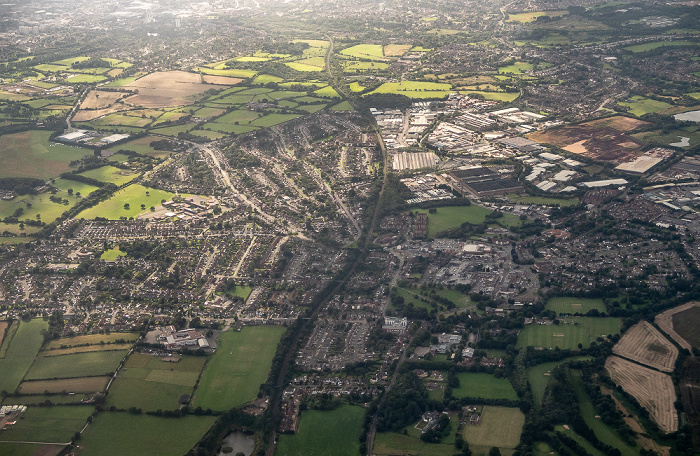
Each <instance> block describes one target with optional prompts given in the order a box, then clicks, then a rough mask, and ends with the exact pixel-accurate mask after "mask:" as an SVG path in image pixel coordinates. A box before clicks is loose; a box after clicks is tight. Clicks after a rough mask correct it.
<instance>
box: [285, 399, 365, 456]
mask: <svg viewBox="0 0 700 456" xmlns="http://www.w3.org/2000/svg"><path fill="white" fill-rule="evenodd" d="M364 415H365V410H364V409H363V408H362V407H356V406H351V405H343V406H342V407H340V408H338V409H336V410H333V411H330V412H328V411H318V410H306V411H305V412H304V413H303V414H302V415H301V421H300V423H299V429H298V430H297V432H296V434H294V435H289V434H283V435H281V436H280V439H279V443H278V444H277V450H276V452H275V455H277V456H325V455H330V454H332V455H334V456H355V455H356V454H359V452H360V433H361V431H362V420H363V418H364Z"/></svg>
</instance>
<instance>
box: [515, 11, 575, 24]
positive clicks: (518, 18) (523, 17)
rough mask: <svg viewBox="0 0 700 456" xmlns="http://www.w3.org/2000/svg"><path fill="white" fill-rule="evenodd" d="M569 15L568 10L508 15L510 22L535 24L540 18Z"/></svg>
mask: <svg viewBox="0 0 700 456" xmlns="http://www.w3.org/2000/svg"><path fill="white" fill-rule="evenodd" d="M567 14H569V12H568V11H567V10H556V11H533V12H527V13H516V14H509V15H508V22H534V21H535V20H537V18H538V17H541V16H549V17H561V16H565V15H567Z"/></svg>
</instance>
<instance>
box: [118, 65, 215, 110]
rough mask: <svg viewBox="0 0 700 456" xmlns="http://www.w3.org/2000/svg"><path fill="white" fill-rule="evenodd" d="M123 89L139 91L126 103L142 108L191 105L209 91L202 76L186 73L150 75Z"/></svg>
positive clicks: (157, 73) (170, 72) (173, 72)
mask: <svg viewBox="0 0 700 456" xmlns="http://www.w3.org/2000/svg"><path fill="white" fill-rule="evenodd" d="M124 87H125V88H128V89H138V91H139V93H138V94H136V95H132V96H130V97H129V98H127V99H126V102H128V103H130V104H132V105H136V106H142V107H144V108H165V107H169V106H184V105H191V104H192V103H194V101H195V99H196V98H197V96H198V95H200V94H202V93H204V92H205V91H207V90H209V89H211V87H210V86H209V85H208V84H204V83H202V75H200V74H199V73H188V72H186V71H165V72H161V71H159V72H156V73H151V74H149V75H148V76H144V77H142V78H139V79H137V80H135V81H133V82H130V83H129V84H127V85H126V86H124ZM220 87H225V86H220Z"/></svg>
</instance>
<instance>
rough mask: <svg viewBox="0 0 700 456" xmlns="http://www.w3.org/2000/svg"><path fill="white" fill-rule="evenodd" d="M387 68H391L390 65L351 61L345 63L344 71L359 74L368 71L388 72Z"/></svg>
mask: <svg viewBox="0 0 700 456" xmlns="http://www.w3.org/2000/svg"><path fill="white" fill-rule="evenodd" d="M387 68H389V64H388V63H384V62H362V61H359V62H358V61H349V62H345V64H344V66H343V71H345V72H346V73H357V72H360V71H367V70H386V69H387Z"/></svg>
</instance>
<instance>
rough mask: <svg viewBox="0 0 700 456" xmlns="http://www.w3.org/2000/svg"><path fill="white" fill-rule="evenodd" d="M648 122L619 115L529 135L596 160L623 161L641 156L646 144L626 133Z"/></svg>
mask: <svg viewBox="0 0 700 456" xmlns="http://www.w3.org/2000/svg"><path fill="white" fill-rule="evenodd" d="M644 124H646V122H643V121H641V120H637V119H632V118H629V117H623V116H615V117H609V118H606V119H600V120H594V121H591V122H586V123H582V124H578V125H570V126H568V127H562V128H555V129H553V130H548V131H545V132H536V133H531V134H529V135H527V137H528V138H529V139H531V140H533V141H537V142H540V143H546V144H552V145H554V146H557V147H561V148H562V149H564V150H567V151H569V152H572V153H575V154H578V155H582V156H584V157H590V158H593V159H596V160H602V161H611V162H615V163H621V162H624V161H629V160H631V159H633V158H634V157H636V156H637V152H638V151H639V150H640V149H641V148H642V143H640V142H639V141H637V140H636V139H634V138H632V137H630V136H627V135H626V134H625V133H626V132H628V131H630V130H633V129H635V128H637V127H639V126H641V125H644Z"/></svg>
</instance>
